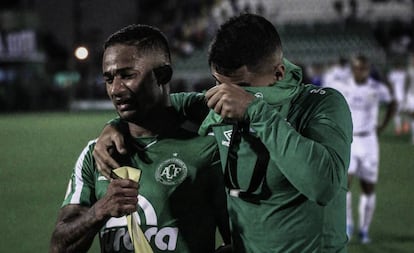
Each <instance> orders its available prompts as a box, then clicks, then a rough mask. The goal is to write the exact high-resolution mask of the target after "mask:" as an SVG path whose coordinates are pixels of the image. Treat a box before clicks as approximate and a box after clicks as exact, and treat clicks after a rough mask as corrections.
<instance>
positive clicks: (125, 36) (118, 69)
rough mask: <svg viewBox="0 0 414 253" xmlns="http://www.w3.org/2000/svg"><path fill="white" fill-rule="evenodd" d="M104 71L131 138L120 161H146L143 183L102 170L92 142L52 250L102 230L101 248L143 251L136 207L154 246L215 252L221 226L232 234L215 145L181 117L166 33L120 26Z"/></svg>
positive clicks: (83, 247)
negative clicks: (135, 226) (172, 94)
mask: <svg viewBox="0 0 414 253" xmlns="http://www.w3.org/2000/svg"><path fill="white" fill-rule="evenodd" d="M102 71H103V76H104V79H105V84H106V90H107V93H108V96H109V97H110V99H111V100H112V102H113V104H114V106H115V108H116V110H117V112H118V114H119V117H120V118H121V119H122V120H124V121H125V122H126V125H125V127H126V130H125V131H126V133H128V143H129V145H131V149H130V150H131V152H130V153H129V154H128V155H126V156H123V157H121V160H122V162H121V165H129V166H132V167H135V168H139V169H141V170H142V177H141V183H140V185H139V186H138V184H137V183H136V182H134V181H132V180H128V179H116V177H114V176H112V177H113V178H112V179H110V180H108V179H107V178H105V177H104V176H102V174H100V173H99V171H98V170H97V168H96V165H95V160H94V158H93V156H92V151H93V149H94V146H95V141H91V142H89V143H88V145H87V146H86V148H85V149H84V150H83V151H82V153H81V154H80V156H79V158H78V160H77V162H76V166H75V168H74V170H73V174H72V177H71V180H70V184H69V186H68V190H67V194H66V197H65V200H64V202H63V206H62V208H61V210H60V213H59V216H58V221H57V224H56V228H55V230H54V232H53V235H52V240H51V247H50V249H51V250H50V251H51V252H86V251H87V249H88V248H89V247H90V245H91V243H92V240H93V238H94V236H95V235H96V234H99V238H100V245H101V252H137V251H134V248H133V244H132V243H131V239H130V236H129V233H128V228H127V219H126V217H125V215H126V214H131V213H135V212H138V218H139V220H140V227H141V229H142V231H143V233H144V234H145V237H146V239H147V240H148V241H149V244H150V246H151V248H152V250H153V252H166V251H168V252H179V253H183V252H184V253H185V252H192V253H200V252H205V253H211V252H214V250H215V244H216V228H217V227H218V228H219V230H220V231H221V232H222V237H223V239H224V241H225V242H229V238H230V235H229V234H228V231H229V228H228V224H229V222H228V216H227V209H226V200H225V198H226V194H225V191H224V184H223V176H222V172H221V168H220V161H219V156H218V149H217V145H216V143H215V140H214V138H213V137H211V136H208V137H200V136H194V134H191V133H188V132H186V131H185V130H183V129H181V128H180V126H179V125H178V124H177V122H178V121H177V117H176V116H177V113H176V112H175V110H173V109H172V108H171V105H170V98H169V84H168V82H169V80H170V78H171V74H172V70H171V67H170V51H169V47H168V42H167V40H166V38H165V37H164V36H163V34H162V33H161V32H160V31H159V30H157V29H155V28H153V27H150V26H145V25H131V26H128V27H126V28H124V29H121V30H120V31H118V32H116V33H114V34H113V35H111V36H110V37H109V38H108V40H107V41H106V42H105V45H104V55H103V61H102ZM114 178H115V179H114ZM138 192H139V193H138ZM135 214H136V213H135Z"/></svg>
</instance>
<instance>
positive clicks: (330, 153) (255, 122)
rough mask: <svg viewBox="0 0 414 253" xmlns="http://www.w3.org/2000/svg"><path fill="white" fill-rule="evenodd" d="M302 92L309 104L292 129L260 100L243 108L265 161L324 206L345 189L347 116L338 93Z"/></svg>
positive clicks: (349, 130) (349, 122)
mask: <svg viewBox="0 0 414 253" xmlns="http://www.w3.org/2000/svg"><path fill="white" fill-rule="evenodd" d="M322 91H324V92H322V93H323V94H322V93H312V92H309V91H306V92H308V94H307V95H306V96H307V97H308V98H307V99H308V101H312V102H309V103H308V104H305V103H302V105H299V107H301V108H300V110H303V111H305V112H304V113H302V115H301V116H300V117H301V119H300V121H301V122H302V123H301V125H300V126H296V128H297V130H296V129H295V128H294V127H292V126H291V124H290V123H289V122H288V121H286V120H285V119H284V118H283V117H282V116H281V115H280V114H279V112H278V111H277V110H276V109H274V108H273V107H272V106H270V105H269V104H267V103H266V102H265V101H263V100H261V99H256V100H255V101H254V102H253V103H252V104H251V105H250V106H249V107H248V111H247V114H248V117H249V119H250V127H251V128H253V129H254V130H255V131H256V132H257V135H258V137H259V138H260V139H261V141H262V142H263V144H264V145H265V146H266V148H267V149H268V151H269V154H270V159H271V160H272V161H273V162H274V163H275V164H276V165H277V166H278V168H280V170H281V172H282V173H283V174H284V176H285V177H286V178H287V179H288V180H289V181H290V183H291V184H292V185H293V186H294V187H295V188H296V189H298V190H299V191H300V192H301V193H302V194H304V195H305V196H306V197H307V198H309V199H310V200H313V201H315V202H317V203H319V204H321V205H325V204H327V203H328V202H329V201H330V200H331V199H332V198H333V197H335V195H336V193H337V192H338V190H339V189H340V187H344V186H345V187H346V176H347V169H348V165H349V156H350V145H351V141H352V120H351V114H350V111H349V108H348V105H347V103H346V101H345V99H344V98H343V96H342V95H341V94H340V93H339V92H338V91H336V90H334V89H329V88H326V89H323V90H322Z"/></svg>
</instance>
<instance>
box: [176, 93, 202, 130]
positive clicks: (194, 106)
mask: <svg viewBox="0 0 414 253" xmlns="http://www.w3.org/2000/svg"><path fill="white" fill-rule="evenodd" d="M170 98H171V104H172V106H173V107H174V109H175V110H177V112H178V113H179V114H180V115H181V116H182V117H183V118H184V119H186V120H190V121H193V122H195V123H197V124H198V125H199V124H201V122H203V120H204V118H205V117H206V116H207V114H208V112H209V109H208V107H207V104H206V101H205V98H204V94H203V93H198V92H180V93H172V94H170Z"/></svg>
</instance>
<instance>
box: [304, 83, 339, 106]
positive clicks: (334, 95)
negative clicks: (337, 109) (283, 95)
mask: <svg viewBox="0 0 414 253" xmlns="http://www.w3.org/2000/svg"><path fill="white" fill-rule="evenodd" d="M339 85H340V84H335V85H334V86H331V87H319V86H315V85H313V84H306V85H305V86H304V88H303V90H302V92H301V94H300V96H299V98H302V100H304V101H307V102H308V103H322V102H325V103H326V102H329V101H335V100H336V99H343V96H342V94H341V92H340V91H339Z"/></svg>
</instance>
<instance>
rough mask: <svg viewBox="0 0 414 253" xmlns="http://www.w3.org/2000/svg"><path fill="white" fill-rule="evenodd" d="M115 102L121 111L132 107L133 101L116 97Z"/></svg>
mask: <svg viewBox="0 0 414 253" xmlns="http://www.w3.org/2000/svg"><path fill="white" fill-rule="evenodd" d="M114 104H115V106H116V108H117V109H118V110H119V111H126V110H129V109H130V108H131V107H132V104H131V101H129V99H121V98H119V99H115V100H114Z"/></svg>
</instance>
